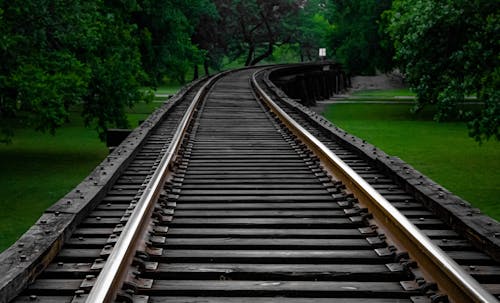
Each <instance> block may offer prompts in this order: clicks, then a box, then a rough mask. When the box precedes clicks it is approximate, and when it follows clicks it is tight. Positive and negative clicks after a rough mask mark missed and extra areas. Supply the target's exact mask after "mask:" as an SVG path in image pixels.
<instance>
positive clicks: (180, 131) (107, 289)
mask: <svg viewBox="0 0 500 303" xmlns="http://www.w3.org/2000/svg"><path fill="white" fill-rule="evenodd" d="M218 77H220V74H219V76H213V77H212V78H210V79H208V80H207V82H206V83H205V84H204V85H203V86H202V87H201V88H200V89H199V91H198V93H197V94H196V95H195V97H194V99H193V102H191V104H190V106H189V108H188V109H187V111H186V113H185V114H184V116H183V118H182V120H181V123H180V124H179V126H178V127H177V130H176V132H175V134H174V136H173V138H172V142H171V143H170V145H169V147H168V149H167V151H166V152H165V154H164V155H163V157H162V159H161V161H160V164H159V165H158V168H157V169H156V170H155V172H154V174H153V175H152V177H151V180H150V181H149V182H148V184H147V186H146V188H145V190H144V193H143V194H142V195H141V197H140V199H139V201H138V202H137V205H136V207H135V209H134V212H133V213H132V215H131V216H130V218H129V220H128V221H127V223H126V225H125V226H124V228H123V230H122V232H121V234H120V237H119V238H118V240H117V242H116V244H115V245H114V247H113V250H112V252H111V254H110V255H109V257H108V259H107V261H106V264H105V265H104V267H103V269H102V270H101V272H100V273H99V275H98V276H97V278H96V281H95V283H94V286H93V287H92V289H91V290H90V293H89V294H88V296H87V298H86V301H85V302H87V303H104V302H111V301H113V300H114V299H115V297H116V290H117V289H118V288H119V287H120V286H121V285H120V283H121V281H122V279H123V277H124V275H126V272H127V270H128V266H129V265H130V264H131V261H132V259H133V257H134V255H135V247H136V245H137V242H138V239H139V238H140V237H141V235H142V233H143V232H144V231H145V229H146V228H147V226H145V225H147V224H144V222H146V220H148V219H149V217H150V214H151V210H152V209H153V208H154V204H155V202H156V200H157V198H158V197H159V195H160V192H161V190H162V188H163V184H164V182H165V178H166V172H167V171H168V169H169V167H170V165H171V164H172V162H173V160H174V158H175V155H176V153H177V151H178V149H179V147H180V145H181V142H182V139H183V137H184V134H185V133H186V129H187V126H188V125H189V122H190V121H191V119H192V117H193V114H194V112H195V108H196V106H197V105H198V104H199V102H200V101H201V100H202V99H203V98H202V97H203V94H204V93H205V91H206V90H207V88H208V87H209V86H210V85H211V84H212V83H213V82H214V81H215V80H216V79H217V78H218Z"/></svg>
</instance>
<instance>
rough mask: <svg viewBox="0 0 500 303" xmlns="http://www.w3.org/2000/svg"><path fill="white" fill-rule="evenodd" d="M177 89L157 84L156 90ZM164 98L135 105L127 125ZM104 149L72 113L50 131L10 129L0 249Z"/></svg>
mask: <svg viewBox="0 0 500 303" xmlns="http://www.w3.org/2000/svg"><path fill="white" fill-rule="evenodd" d="M177 90H178V87H174V88H162V91H161V93H162V94H163V93H164V92H165V94H173V93H175V92H176V91H177ZM165 100H166V98H165V97H161V98H155V100H154V101H153V102H150V103H147V104H146V103H141V104H136V105H135V106H134V107H133V108H132V109H129V110H128V111H127V112H128V113H127V115H128V119H129V123H130V126H131V127H132V128H134V127H136V126H137V125H138V122H139V121H141V120H144V119H146V117H147V116H148V115H149V114H150V113H151V112H152V111H153V110H154V109H155V108H157V107H159V106H161V104H162V103H161V102H162V101H165ZM107 154H108V150H107V147H106V144H105V143H104V142H101V141H99V138H98V136H97V133H96V132H95V130H93V129H90V128H85V127H83V122H82V119H81V118H80V117H79V115H78V114H77V113H75V114H74V115H73V116H72V118H71V122H70V123H69V124H68V125H65V126H64V127H62V128H61V129H59V130H58V131H57V133H56V135H55V136H52V135H50V134H43V133H39V132H35V131H33V130H31V129H25V128H18V129H16V130H15V135H14V138H13V142H12V143H11V144H9V145H4V144H0V197H1V199H0V252H1V251H3V250H4V249H5V248H7V247H9V246H10V245H11V244H12V243H13V242H15V241H16V239H17V238H18V237H19V236H21V235H22V234H23V233H24V232H25V231H26V230H27V229H28V228H29V227H30V226H31V225H33V223H34V222H35V221H36V220H37V219H38V218H39V217H40V215H41V214H42V213H43V211H44V210H45V209H46V208H47V207H49V206H50V205H52V204H53V203H55V202H56V201H58V200H59V199H60V198H61V197H62V196H64V195H65V194H66V193H67V192H68V191H70V190H71V189H72V188H73V187H75V186H76V185H77V184H78V183H80V182H81V180H83V178H84V177H85V176H87V175H88V174H89V173H90V172H91V171H92V170H93V169H94V167H95V166H97V164H99V163H100V162H101V161H102V159H103V158H104V157H105V156H106V155H107Z"/></svg>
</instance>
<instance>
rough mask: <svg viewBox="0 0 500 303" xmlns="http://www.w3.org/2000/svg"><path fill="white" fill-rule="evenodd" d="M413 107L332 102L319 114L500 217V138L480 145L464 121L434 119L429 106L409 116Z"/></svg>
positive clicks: (485, 210) (488, 212) (489, 213)
mask: <svg viewBox="0 0 500 303" xmlns="http://www.w3.org/2000/svg"><path fill="white" fill-rule="evenodd" d="M381 95H382V97H384V96H383V94H382V93H381ZM411 107H412V105H410V104H398V103H394V104H360V103H357V104H332V105H330V106H329V107H328V108H327V109H326V110H325V112H324V113H323V114H324V115H325V117H327V118H328V119H329V120H330V121H332V122H333V123H335V124H336V125H338V126H339V127H341V128H343V129H345V130H346V131H348V132H351V133H353V134H355V135H356V136H358V137H360V138H363V139H365V140H367V141H368V142H370V143H372V144H374V145H376V146H377V147H379V148H381V149H382V150H384V151H385V152H386V153H388V154H390V155H393V156H398V157H400V158H401V159H403V160H404V161H406V162H408V163H409V164H410V165H412V166H413V167H415V168H416V169H417V170H419V171H420V172H422V173H423V174H425V175H427V176H428V177H430V178H431V179H433V180H434V181H436V182H438V183H440V184H441V185H443V186H444V187H446V188H447V189H449V190H450V191H452V192H453V193H455V194H457V195H458V196H461V197H463V198H464V199H466V200H468V201H469V202H471V203H472V204H473V205H474V206H475V207H478V208H480V209H481V210H482V211H483V212H484V213H486V214H488V215H489V216H492V217H494V218H495V219H497V220H500V205H499V204H498V197H500V173H499V172H500V142H496V141H492V140H490V141H489V142H485V143H483V144H482V145H479V144H478V143H477V142H475V141H474V140H473V139H472V138H470V137H469V136H468V134H467V127H466V125H465V123H461V122H447V123H437V122H434V121H433V120H432V115H433V113H432V109H427V110H424V111H423V112H420V113H418V114H412V113H411V112H410V109H411Z"/></svg>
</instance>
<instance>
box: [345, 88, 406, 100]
mask: <svg viewBox="0 0 500 303" xmlns="http://www.w3.org/2000/svg"><path fill="white" fill-rule="evenodd" d="M351 96H353V97H383V98H390V97H398V96H415V93H413V92H412V91H411V90H410V89H408V88H398V89H367V90H360V91H354V92H352V94H351Z"/></svg>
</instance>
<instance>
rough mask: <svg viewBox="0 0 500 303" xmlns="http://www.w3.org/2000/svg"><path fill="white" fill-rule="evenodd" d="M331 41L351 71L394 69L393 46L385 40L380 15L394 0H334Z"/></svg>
mask: <svg viewBox="0 0 500 303" xmlns="http://www.w3.org/2000/svg"><path fill="white" fill-rule="evenodd" d="M332 4H333V10H332V16H331V18H332V19H331V22H332V23H333V24H334V26H335V29H334V30H333V32H332V35H331V45H332V47H333V48H334V49H335V58H336V59H337V60H338V61H339V62H340V63H342V64H343V65H344V68H345V69H346V70H348V71H349V72H350V73H352V74H374V73H375V72H376V71H377V70H382V71H387V70H390V69H392V62H391V61H392V60H391V58H392V56H393V51H392V46H391V45H390V44H384V43H383V41H384V39H385V37H384V33H383V32H381V31H380V30H379V28H380V16H381V14H382V12H384V11H385V10H387V9H389V8H390V6H391V0H341V1H339V0H335V1H332Z"/></svg>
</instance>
